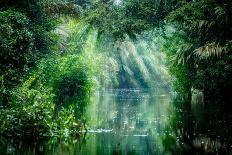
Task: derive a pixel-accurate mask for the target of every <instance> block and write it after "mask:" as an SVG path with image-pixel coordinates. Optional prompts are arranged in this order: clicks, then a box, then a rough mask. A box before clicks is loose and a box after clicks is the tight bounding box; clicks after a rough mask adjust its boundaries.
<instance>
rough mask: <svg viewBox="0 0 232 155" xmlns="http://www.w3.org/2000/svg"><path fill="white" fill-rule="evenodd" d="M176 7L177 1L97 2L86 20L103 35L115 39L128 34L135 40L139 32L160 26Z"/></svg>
mask: <svg viewBox="0 0 232 155" xmlns="http://www.w3.org/2000/svg"><path fill="white" fill-rule="evenodd" d="M175 4H176V1H175V0H167V1H157V0H143V1H139V0H129V1H123V2H121V3H119V4H115V3H114V2H113V1H96V2H93V3H92V4H91V5H90V7H89V9H86V11H85V12H86V13H85V15H84V20H85V21H87V22H88V23H90V25H92V26H94V27H95V28H97V29H98V30H99V32H100V34H101V33H104V34H106V35H109V36H113V37H114V38H116V39H122V38H124V37H125V35H129V36H130V37H132V38H135V37H136V34H138V33H142V32H143V31H145V30H149V29H153V28H154V27H155V26H157V27H159V26H161V25H162V23H163V20H164V18H165V17H166V15H167V14H168V12H170V11H171V10H172V9H173V8H175Z"/></svg>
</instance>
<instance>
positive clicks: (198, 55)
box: [167, 0, 232, 103]
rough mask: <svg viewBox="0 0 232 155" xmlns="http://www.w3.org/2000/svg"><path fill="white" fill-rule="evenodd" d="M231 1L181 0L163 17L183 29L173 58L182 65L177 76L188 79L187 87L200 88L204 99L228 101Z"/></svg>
mask: <svg viewBox="0 0 232 155" xmlns="http://www.w3.org/2000/svg"><path fill="white" fill-rule="evenodd" d="M231 7H232V3H231V1H228V0H226V1H216V0H199V1H190V2H183V3H182V4H181V5H180V6H179V8H178V9H175V10H174V11H173V12H171V13H170V14H169V16H168V17H167V20H168V21H169V22H171V23H172V24H174V25H175V27H176V30H177V31H179V30H183V31H184V32H185V33H186V36H187V37H185V39H184V40H185V42H184V44H182V45H181V46H180V47H179V50H176V51H177V52H176V53H174V57H175V61H176V62H179V64H181V66H179V67H178V66H177V67H174V66H173V67H174V68H176V71H175V72H178V70H182V69H181V68H186V72H183V74H178V75H177V76H178V77H177V78H179V77H183V76H185V75H191V76H186V80H184V79H182V81H184V82H183V83H185V81H188V80H189V79H190V80H191V82H190V85H189V86H188V89H191V87H192V88H194V89H199V90H201V91H203V92H204V100H205V102H215V101H216V102H221V103H224V102H226V103H230V102H231V99H230V97H229V94H228V91H229V90H230V89H231V88H232V85H231V82H230V81H231V80H229V79H230V78H231V77H232V76H231V69H232V64H231V62H230V59H231V49H232V48H231V39H232V38H231V36H232V35H231V33H232V30H231V25H232V23H231V21H232V20H231V15H232V12H231Z"/></svg>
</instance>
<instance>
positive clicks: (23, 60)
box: [0, 10, 34, 104]
mask: <svg viewBox="0 0 232 155" xmlns="http://www.w3.org/2000/svg"><path fill="white" fill-rule="evenodd" d="M0 23H1V24H0V51H1V52H0V62H1V65H0V76H1V79H0V82H1V88H0V94H1V95H0V104H2V102H6V101H4V100H3V98H4V96H5V95H8V91H9V89H10V88H12V87H14V86H16V85H17V84H18V83H19V82H20V79H21V78H22V77H23V76H24V73H25V72H27V70H28V69H29V66H28V65H29V63H30V61H31V57H33V56H32V54H33V52H32V47H33V44H34V39H33V33H32V32H31V31H30V29H29V20H28V18H27V17H26V16H25V15H24V14H22V13H20V12H17V11H13V10H6V11H2V12H0Z"/></svg>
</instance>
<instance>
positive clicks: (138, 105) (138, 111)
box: [0, 89, 232, 155]
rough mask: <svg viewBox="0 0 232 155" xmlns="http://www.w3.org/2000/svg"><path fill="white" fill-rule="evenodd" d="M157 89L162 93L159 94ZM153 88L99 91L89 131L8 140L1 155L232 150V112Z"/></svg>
mask: <svg viewBox="0 0 232 155" xmlns="http://www.w3.org/2000/svg"><path fill="white" fill-rule="evenodd" d="M154 94H156V95H154ZM167 94H168V93H166V94H162V93H161V94H160V93H156V92H152V93H150V92H149V91H147V90H130V89H124V90H117V89H113V90H108V91H104V92H98V93H96V94H95V95H94V96H93V97H92V100H91V102H92V103H90V104H88V105H87V107H86V109H85V114H84V115H85V116H86V118H85V119H86V123H87V125H86V128H87V130H88V132H87V133H84V131H83V136H82V137H79V138H78V139H76V138H72V137H70V138H68V139H63V140H58V139H50V140H48V141H38V140H28V141H26V142H25V141H24V142H21V141H20V140H18V141H17V140H4V139H1V138H0V154H1V155H4V154H20V155H21V154H23V155H31V154H48V155H66V154H77V155H121V154H122V155H129V154H132V155H136V154H139V155H153V154H231V153H232V133H231V131H232V122H231V120H232V115H231V114H230V113H229V111H228V110H227V109H225V108H220V106H218V105H215V106H212V105H210V106H207V105H204V104H200V103H195V104H188V102H186V101H184V100H182V99H181V98H176V99H174V100H173V101H172V100H171V97H170V95H167Z"/></svg>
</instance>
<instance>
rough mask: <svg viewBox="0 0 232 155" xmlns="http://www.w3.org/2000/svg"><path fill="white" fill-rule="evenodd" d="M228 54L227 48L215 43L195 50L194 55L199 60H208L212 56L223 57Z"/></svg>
mask: <svg viewBox="0 0 232 155" xmlns="http://www.w3.org/2000/svg"><path fill="white" fill-rule="evenodd" d="M226 53H227V47H226V46H220V45H219V44H215V43H211V44H206V45H204V46H202V47H199V48H197V49H195V50H194V55H195V56H196V57H197V58H199V59H208V58H209V57H212V56H216V57H221V56H222V55H224V54H226Z"/></svg>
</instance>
